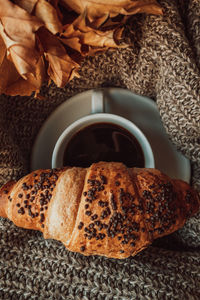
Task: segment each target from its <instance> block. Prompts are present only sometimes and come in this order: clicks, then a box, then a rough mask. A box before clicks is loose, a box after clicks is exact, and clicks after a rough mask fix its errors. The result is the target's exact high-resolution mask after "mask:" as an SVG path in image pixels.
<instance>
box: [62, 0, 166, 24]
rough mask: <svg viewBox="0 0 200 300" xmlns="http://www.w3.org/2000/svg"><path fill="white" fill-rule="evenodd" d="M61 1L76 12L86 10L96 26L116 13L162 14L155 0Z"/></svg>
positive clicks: (79, 12)
mask: <svg viewBox="0 0 200 300" xmlns="http://www.w3.org/2000/svg"><path fill="white" fill-rule="evenodd" d="M62 2H63V3H66V4H67V5H68V6H69V7H71V8H72V9H73V10H75V11H76V12H77V13H78V14H82V13H83V12H84V11H86V12H87V18H88V19H89V21H90V22H91V23H92V22H93V24H96V26H98V27H99V26H100V25H101V24H103V23H104V22H105V21H106V20H107V18H108V17H111V18H112V17H115V16H117V15H118V14H122V15H133V14H137V13H148V14H162V9H161V7H160V5H159V4H158V2H157V1H156V0H98V1H97V0H84V1H83V0H62Z"/></svg>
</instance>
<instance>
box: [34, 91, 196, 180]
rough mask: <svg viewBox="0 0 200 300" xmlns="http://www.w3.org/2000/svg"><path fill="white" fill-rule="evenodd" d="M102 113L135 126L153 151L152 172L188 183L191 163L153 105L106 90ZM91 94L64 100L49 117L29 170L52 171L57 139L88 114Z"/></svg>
mask: <svg viewBox="0 0 200 300" xmlns="http://www.w3.org/2000/svg"><path fill="white" fill-rule="evenodd" d="M104 93H105V94H104V95H105V103H104V108H105V112H108V113H112V114H117V115H120V116H122V117H125V118H127V119H129V120H130V121H132V122H133V123H135V125H137V126H138V127H139V128H140V129H141V130H142V131H143V133H144V134H145V135H146V137H147V139H148V141H149V142H150V145H151V147H152V150H153V153H154V158H155V168H156V169H158V170H160V171H162V172H163V173H165V174H167V175H168V176H170V177H171V178H174V179H182V180H184V181H186V182H188V183H189V182H190V176H191V167H190V161H189V160H188V159H187V158H186V157H185V156H183V155H182V154H181V153H180V152H178V151H177V150H176V149H175V147H174V146H173V145H172V143H171V142H170V140H169V138H168V136H167V133H166V131H165V129H164V127H163V125H162V122H161V119H160V114H159V110H158V108H157V105H156V103H155V102H154V101H153V100H151V99H149V98H147V97H144V96H140V95H136V94H134V93H132V92H131V91H129V90H125V89H121V88H105V89H104ZM91 95H92V90H88V91H85V92H83V93H79V94H77V95H75V96H73V97H71V98H70V99H67V100H66V101H65V102H63V103H62V104H61V105H60V106H58V107H57V108H56V109H55V111H54V112H53V113H52V114H51V115H50V116H49V118H48V119H47V120H46V122H45V123H44V124H43V126H42V128H41V130H40V131H39V133H38V135H37V137H36V140H35V143H34V146H33V150H32V155H31V170H32V171H33V170H37V169H48V168H51V159H52V153H53V149H54V146H55V144H56V141H57V139H58V138H59V136H60V135H61V133H62V132H63V131H64V129H65V128H66V127H67V126H69V125H70V124H71V123H72V122H74V121H76V120H77V119H79V118H81V117H83V116H86V115H88V114H90V113H91Z"/></svg>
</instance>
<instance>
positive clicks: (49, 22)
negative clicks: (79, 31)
mask: <svg viewBox="0 0 200 300" xmlns="http://www.w3.org/2000/svg"><path fill="white" fill-rule="evenodd" d="M15 3H16V4H17V5H18V6H20V7H21V8H23V9H25V10H26V11H27V12H29V13H30V14H32V15H34V16H36V17H37V18H38V19H40V20H41V21H43V23H44V25H45V27H46V28H47V29H48V30H49V31H51V32H52V33H54V34H56V33H57V32H61V31H62V24H61V22H60V20H59V18H58V14H57V9H56V8H57V3H56V2H55V1H54V5H55V6H56V8H54V6H53V5H51V4H50V3H49V2H47V1H46V0H16V1H15Z"/></svg>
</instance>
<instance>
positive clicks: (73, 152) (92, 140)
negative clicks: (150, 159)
mask: <svg viewBox="0 0 200 300" xmlns="http://www.w3.org/2000/svg"><path fill="white" fill-rule="evenodd" d="M98 161H107V162H109V161H118V162H123V163H124V164H125V165H126V166H127V167H138V168H142V167H144V164H145V162H144V155H143V151H142V148H141V146H140V144H139V143H138V141H137V139H136V138H135V137H134V136H133V135H132V134H131V133H130V132H129V131H127V130H126V129H124V128H122V127H121V126H118V125H116V124H111V123H95V124H92V125H89V126H86V127H85V128H83V129H81V130H79V131H78V132H77V133H76V134H74V135H73V137H72V138H71V139H70V141H69V142H68V144H67V145H66V149H65V152H64V159H63V165H64V166H77V167H89V166H90V165H91V164H92V163H94V162H98Z"/></svg>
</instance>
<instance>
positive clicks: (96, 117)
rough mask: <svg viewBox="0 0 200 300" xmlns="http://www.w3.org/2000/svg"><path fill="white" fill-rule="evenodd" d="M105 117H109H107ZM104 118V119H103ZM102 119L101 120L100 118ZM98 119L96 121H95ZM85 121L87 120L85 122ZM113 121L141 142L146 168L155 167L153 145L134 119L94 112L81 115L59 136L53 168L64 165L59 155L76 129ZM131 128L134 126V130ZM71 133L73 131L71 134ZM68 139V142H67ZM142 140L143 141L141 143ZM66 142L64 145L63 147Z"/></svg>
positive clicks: (53, 157)
mask: <svg viewBox="0 0 200 300" xmlns="http://www.w3.org/2000/svg"><path fill="white" fill-rule="evenodd" d="M105 117H106V118H107V119H105ZM103 118H104V119H103ZM100 119H101V120H100ZM94 121H96V122H94ZM85 122H87V123H86V124H85ZM102 122H104V123H113V124H116V125H118V126H121V127H122V128H125V129H126V130H128V132H129V133H130V134H131V135H133V136H134V137H135V138H136V139H137V141H138V143H139V144H140V146H141V148H142V151H143V154H144V161H145V162H144V167H145V168H154V167H155V160H154V154H153V151H152V147H151V145H150V143H149V141H148V139H147V137H146V136H145V134H144V133H143V132H142V130H141V129H140V128H139V127H138V126H137V125H135V124H134V123H133V122H132V121H130V120H129V119H126V118H124V117H122V116H120V115H116V114H111V113H92V114H89V115H86V116H84V117H81V118H80V119H77V120H76V121H74V122H73V123H71V124H70V125H69V126H67V127H66V128H65V129H64V131H63V132H62V133H61V135H60V136H59V138H58V140H57V142H56V144H55V146H54V149H53V154H52V161H51V164H52V168H59V167H63V166H61V164H62V163H60V161H58V160H59V155H61V156H62V157H63V154H64V151H65V148H66V142H67V141H69V140H70V138H71V137H72V136H73V135H74V133H75V131H79V130H81V129H82V128H84V127H87V126H89V125H91V124H94V123H102ZM129 128H133V129H134V131H132V130H131V129H129ZM69 133H71V134H70V135H69ZM65 141H66V142H65ZM141 141H142V143H141ZM63 143H64V146H63V147H62V145H63Z"/></svg>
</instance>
